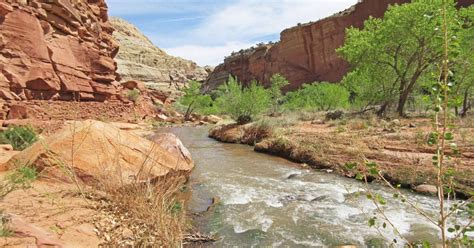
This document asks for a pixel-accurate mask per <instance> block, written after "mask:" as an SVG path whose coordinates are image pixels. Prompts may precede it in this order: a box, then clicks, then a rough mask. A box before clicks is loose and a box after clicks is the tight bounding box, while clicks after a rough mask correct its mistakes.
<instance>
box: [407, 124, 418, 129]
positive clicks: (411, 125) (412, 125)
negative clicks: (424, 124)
mask: <svg viewBox="0 0 474 248" xmlns="http://www.w3.org/2000/svg"><path fill="white" fill-rule="evenodd" d="M408 127H409V128H415V127H416V125H415V124H413V123H410V125H408Z"/></svg>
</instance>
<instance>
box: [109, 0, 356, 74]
mask: <svg viewBox="0 0 474 248" xmlns="http://www.w3.org/2000/svg"><path fill="white" fill-rule="evenodd" d="M106 1H107V4H108V5H109V14H110V15H111V16H118V17H122V18H124V19H126V20H128V21H129V22H131V23H133V24H135V25H136V26H138V28H139V29H140V30H141V31H142V32H143V33H145V35H146V36H148V37H149V38H150V39H151V40H152V41H153V43H155V45H157V46H158V47H160V48H162V49H164V50H165V51H166V52H168V53H169V54H171V55H175V56H180V57H183V58H186V59H191V60H193V61H195V62H197V63H198V64H199V65H201V66H204V65H212V66H215V65H218V64H219V63H221V62H223V60H224V57H225V56H227V55H229V54H230V53H231V52H232V51H238V50H240V49H243V48H248V47H250V46H252V45H255V44H257V43H259V42H268V41H278V40H279V38H280V32H281V31H282V30H283V29H285V28H288V27H292V26H295V25H296V24H297V23H306V22H310V21H316V20H318V19H321V18H324V17H326V16H329V15H331V14H333V13H336V12H339V11H341V10H344V9H346V8H348V7H350V6H351V5H353V4H355V3H356V2H357V0H106Z"/></svg>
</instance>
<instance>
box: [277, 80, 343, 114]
mask: <svg viewBox="0 0 474 248" xmlns="http://www.w3.org/2000/svg"><path fill="white" fill-rule="evenodd" d="M348 106H349V92H348V91H347V90H346V89H345V88H344V87H342V86H340V85H337V84H331V83H314V84H306V85H304V86H303V87H302V88H301V89H299V90H297V91H294V92H290V93H288V94H287V95H286V98H285V103H284V108H286V109H289V110H325V111H328V110H333V109H337V108H345V107H348Z"/></svg>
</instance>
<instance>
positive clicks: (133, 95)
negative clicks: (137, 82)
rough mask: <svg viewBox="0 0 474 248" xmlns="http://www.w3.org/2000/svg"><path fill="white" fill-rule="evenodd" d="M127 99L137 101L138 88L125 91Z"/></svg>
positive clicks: (138, 95)
mask: <svg viewBox="0 0 474 248" xmlns="http://www.w3.org/2000/svg"><path fill="white" fill-rule="evenodd" d="M127 97H128V100H130V101H132V102H137V101H138V98H139V97H140V91H139V90H138V89H133V90H129V91H128V92H127Z"/></svg>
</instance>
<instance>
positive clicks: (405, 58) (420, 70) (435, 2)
mask: <svg viewBox="0 0 474 248" xmlns="http://www.w3.org/2000/svg"><path fill="white" fill-rule="evenodd" d="M441 7H442V1H441V0H432V1H427V0H414V1H413V2H412V3H409V4H402V5H393V6H390V7H389V9H388V10H387V12H386V13H385V15H384V17H383V19H376V18H370V19H368V20H367V21H366V22H365V23H364V28H363V29H362V30H359V29H357V28H349V29H347V30H346V42H345V44H344V46H343V47H341V48H339V49H338V52H339V53H340V54H341V55H342V56H343V57H344V58H345V59H346V60H347V61H348V62H349V63H350V64H351V65H352V66H353V68H352V71H351V72H350V73H349V74H348V75H347V76H346V78H345V79H344V82H345V83H346V85H348V87H349V88H350V89H351V90H353V91H354V93H356V94H357V95H358V96H359V99H360V100H361V101H363V102H365V103H366V104H367V105H368V104H379V105H380V106H381V109H380V111H379V114H383V113H384V112H385V111H386V110H387V107H388V106H390V105H391V104H393V103H394V101H396V105H397V112H398V114H399V115H401V116H403V115H404V110H405V105H406V103H407V101H408V99H409V97H410V94H412V92H413V91H414V90H415V89H416V87H418V86H419V85H418V82H419V81H420V80H421V79H422V78H424V77H430V76H431V75H432V73H435V72H437V70H438V68H437V67H436V65H437V64H438V62H439V61H440V60H441V59H442V49H441V48H442V47H443V46H442V38H443V34H442V32H441V24H442V15H440V9H441ZM456 13H457V10H456V8H455V3H454V1H452V0H450V1H449V4H448V7H447V18H448V19H449V20H448V23H450V24H451V25H453V26H454V25H456V24H457V23H458V22H455V21H454V19H455V18H457V17H456ZM450 30H453V31H455V30H458V28H457V27H450ZM455 36H456V34H455V33H453V37H455ZM394 95H396V96H397V99H394V97H393V96H394ZM361 98H362V99H361Z"/></svg>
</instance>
